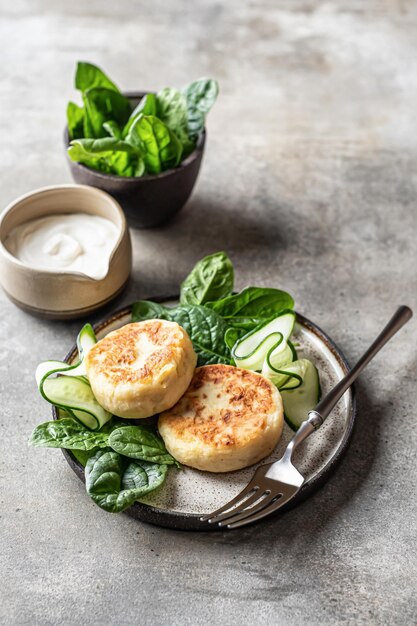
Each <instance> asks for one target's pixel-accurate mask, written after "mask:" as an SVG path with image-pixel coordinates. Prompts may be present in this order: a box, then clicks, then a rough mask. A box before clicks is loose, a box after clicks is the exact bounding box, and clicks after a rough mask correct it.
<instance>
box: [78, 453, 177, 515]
mask: <svg viewBox="0 0 417 626" xmlns="http://www.w3.org/2000/svg"><path fill="white" fill-rule="evenodd" d="M166 473H167V467H166V466H164V465H160V466H158V467H155V466H154V464H147V463H140V462H134V461H131V462H129V463H128V465H127V466H126V465H125V461H124V460H123V458H122V457H121V456H120V454H118V453H117V452H115V451H114V450H108V449H107V450H98V451H97V452H96V454H94V455H93V456H92V457H90V458H89V459H88V460H87V463H86V467H85V485H86V489H87V493H88V494H89V495H90V497H91V498H92V499H93V501H94V502H95V503H96V504H97V505H98V506H99V507H101V508H102V509H104V510H105V511H109V512H110V513H118V512H120V511H123V510H124V509H127V508H128V507H129V506H131V505H132V504H133V503H134V502H135V500H137V499H138V498H140V497H141V496H143V495H145V494H146V493H149V492H150V491H153V490H154V489H156V487H159V486H160V485H161V484H162V483H163V482H164V480H165V477H166Z"/></svg>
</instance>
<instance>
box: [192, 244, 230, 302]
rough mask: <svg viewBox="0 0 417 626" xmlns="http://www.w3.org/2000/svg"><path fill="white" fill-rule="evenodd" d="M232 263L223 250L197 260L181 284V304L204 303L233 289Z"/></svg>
mask: <svg viewBox="0 0 417 626" xmlns="http://www.w3.org/2000/svg"><path fill="white" fill-rule="evenodd" d="M233 280H234V273H233V265H232V262H231V260H230V259H229V257H228V256H227V254H226V253H225V252H216V254H211V255H210V256H206V257H204V259H201V261H198V263H196V265H195V266H194V268H193V269H192V270H191V272H190V274H189V275H188V276H187V278H186V279H185V280H184V282H183V283H182V285H181V295H180V302H181V304H205V303H206V302H208V301H210V300H218V299H219V298H224V297H225V296H228V295H229V294H231V293H232V291H233Z"/></svg>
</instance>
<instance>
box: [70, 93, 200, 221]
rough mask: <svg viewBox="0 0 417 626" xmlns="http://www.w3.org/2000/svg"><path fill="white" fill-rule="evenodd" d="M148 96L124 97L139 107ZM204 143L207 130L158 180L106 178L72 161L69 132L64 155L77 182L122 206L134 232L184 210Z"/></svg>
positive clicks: (145, 177)
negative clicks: (138, 104) (107, 196)
mask: <svg viewBox="0 0 417 626" xmlns="http://www.w3.org/2000/svg"><path fill="white" fill-rule="evenodd" d="M145 93H146V92H135V93H130V92H129V93H126V94H125V95H126V96H127V97H128V98H129V100H130V101H131V102H132V105H133V106H136V104H137V103H138V102H139V101H140V99H141V98H142V97H143V96H144V95H145ZM205 141H206V131H205V130H204V131H203V132H202V133H201V135H200V137H199V139H198V141H197V146H196V148H195V150H194V151H193V152H192V153H191V154H190V155H189V156H188V157H187V158H186V159H184V161H183V162H182V163H181V164H180V165H179V166H178V167H176V168H175V169H172V170H166V171H165V172H162V173H161V174H156V175H155V176H142V177H141V178H133V177H123V176H113V175H111V174H104V173H102V172H98V171H96V170H92V169H90V168H88V167H86V166H85V165H81V164H80V163H75V162H74V161H71V159H70V158H69V157H68V154H67V147H68V144H69V136H68V129H67V128H65V134H64V143H65V152H66V154H67V160H68V163H69V167H70V170H71V174H72V177H73V179H74V181H75V182H76V183H80V184H82V185H90V186H92V187H98V188H99V189H102V190H103V191H107V193H109V194H110V195H112V196H113V197H114V198H115V199H116V200H117V201H118V202H119V204H120V205H121V206H122V208H123V210H124V212H125V215H126V218H127V221H128V223H129V225H130V226H133V228H152V227H154V226H159V224H162V223H163V222H165V221H166V220H168V219H169V218H170V217H172V216H173V215H175V214H176V213H178V211H180V209H182V207H183V206H184V204H185V203H186V202H187V200H188V198H189V197H190V195H191V192H192V190H193V188H194V185H195V182H196V180H197V176H198V172H199V171H200V166H201V160H202V158H203V152H204V145H205Z"/></svg>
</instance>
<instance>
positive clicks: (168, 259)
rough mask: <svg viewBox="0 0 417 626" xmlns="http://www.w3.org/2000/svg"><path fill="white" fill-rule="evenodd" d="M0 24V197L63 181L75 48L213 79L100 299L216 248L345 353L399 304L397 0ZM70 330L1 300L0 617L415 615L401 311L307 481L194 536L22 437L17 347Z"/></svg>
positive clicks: (46, 16)
mask: <svg viewBox="0 0 417 626" xmlns="http://www.w3.org/2000/svg"><path fill="white" fill-rule="evenodd" d="M0 41H1V46H0V60H1V69H0V81H1V88H0V129H1V141H0V162H1V168H0V198H1V202H0V206H1V207H4V206H6V205H7V204H8V203H9V202H10V201H11V200H13V199H14V198H15V197H16V196H18V195H19V194H22V193H25V192H27V191H29V190H31V189H33V188H35V187H40V186H43V185H48V184H55V183H60V182H68V181H69V180H70V179H69V173H68V171H67V167H66V164H65V161H64V155H63V147H62V129H63V125H64V111H65V106H66V102H67V100H68V99H69V98H70V97H71V98H72V97H73V96H74V92H73V89H72V81H73V73H74V67H75V62H76V60H78V59H85V60H90V61H92V62H96V63H98V64H100V65H101V66H103V67H104V68H105V69H106V70H107V71H108V72H109V74H110V75H111V76H112V77H113V78H114V80H115V81H116V82H117V83H119V84H120V86H121V87H122V88H124V89H141V88H149V89H156V88H159V87H162V86H165V85H182V84H183V83H185V82H188V81H189V80H190V79H192V78H194V77H198V76H200V75H212V76H214V77H216V78H218V80H219V81H220V84H221V97H220V98H219V100H218V103H217V104H216V107H215V109H214V110H213V112H212V113H211V115H210V119H209V123H208V138H209V141H208V147H207V152H206V157H205V162H204V164H203V169H202V172H201V176H200V179H199V183H198V187H197V189H196V191H195V194H194V196H193V198H192V200H191V201H190V202H189V203H188V205H187V207H186V208H185V209H184V211H183V212H182V213H181V214H180V215H179V216H178V217H177V219H175V220H174V221H173V222H171V223H169V224H167V225H166V226H164V227H163V228H160V229H157V230H153V231H137V232H135V233H133V241H134V271H133V278H132V281H131V283H130V286H129V288H128V291H127V292H126V293H125V294H124V295H123V297H121V298H120V299H119V301H118V302H117V303H116V304H114V305H113V307H117V306H120V305H121V304H123V303H128V302H131V301H132V300H134V299H136V298H144V297H149V296H152V295H157V294H165V293H167V292H173V291H175V290H176V288H177V285H178V283H179V282H180V280H181V279H182V277H183V276H184V275H185V274H186V273H187V272H188V270H189V269H190V267H191V266H192V264H193V263H194V262H195V261H196V260H197V259H198V258H200V257H201V256H202V255H204V254H206V253H210V252H213V251H215V250H218V249H225V250H227V251H228V252H229V254H230V255H231V257H232V259H233V261H234V263H235V266H236V273H237V277H238V287H243V286H244V285H247V284H263V285H269V286H277V287H282V288H285V289H288V290H289V291H291V293H293V294H294V295H295V297H296V301H297V308H298V310H299V311H300V312H302V313H304V314H306V315H307V316H309V317H311V318H312V319H313V320H315V321H316V322H317V323H318V324H319V325H320V326H322V327H323V328H324V329H325V330H326V331H327V332H328V333H329V334H330V335H331V336H332V337H333V338H334V339H335V340H336V341H337V342H338V343H339V345H340V346H341V347H342V349H343V350H344V351H345V353H346V354H347V356H348V358H349V359H350V360H351V361H354V360H355V359H356V358H357V357H358V356H359V355H360V353H361V351H362V350H363V348H364V346H365V345H366V344H367V343H369V342H370V340H371V339H373V338H374V336H375V335H376V333H377V332H378V331H379V329H380V327H381V326H382V325H383V324H384V323H385V321H386V320H387V319H388V318H389V316H390V315H391V313H392V312H393V310H394V308H395V307H396V305H397V304H400V303H402V302H406V303H408V304H410V305H411V306H414V307H416V304H417V297H416V293H417V252H416V234H417V212H416V191H417V132H416V127H417V114H416V111H417V105H416V103H417V7H416V4H415V3H414V2H412V1H411V0H410V1H408V2H407V1H406V0H404V1H400V0H398V1H397V2H394V1H389V0H386V1H382V0H381V1H377V0H370V1H368V2H366V3H364V2H362V1H360V0H350V1H349V2H348V1H347V0H339V1H330V2H320V1H319V0H316V1H314V0H306V1H303V2H301V1H298V0H287V1H283V0H280V1H276V0H269V1H266V0H262V1H257V2H256V1H254V0H252V1H249V0H228V1H227V2H224V3H220V2H209V1H208V0H196V2H192V3H191V2H186V0H177V1H176V2H175V3H167V2H162V1H161V0H154V1H153V2H151V3H144V2H139V1H124V2H118V3H116V2H113V3H110V2H104V1H101V2H100V1H98V0H91V1H89V2H84V1H83V0H72V1H71V2H70V3H69V2H65V1H64V0H43V1H42V0H14V1H13V2H12V3H6V2H2V3H1V4H0ZM101 315H103V313H102V314H101ZM99 317H100V315H99V316H97V319H98V318H99ZM78 328H79V323H77V322H75V323H52V322H46V321H39V320H37V319H35V318H32V317H30V316H28V315H26V314H24V313H22V312H21V311H19V310H18V309H16V308H15V307H14V306H13V305H12V304H11V303H10V302H8V301H7V300H6V298H5V297H4V296H3V295H2V296H1V300H0V342H1V352H0V388H1V411H0V415H1V431H2V435H1V448H2V452H1V456H0V479H1V483H2V484H1V496H0V497H1V519H0V522H1V527H2V537H3V539H2V542H1V553H2V556H1V559H0V564H1V565H0V567H1V581H2V582H1V595H2V596H3V597H2V601H1V603H0V617H1V621H2V622H3V623H5V624H28V625H33V624H42V625H43V624H45V625H55V624H62V625H64V624H65V625H66V624H68V625H69V624H71V625H72V624H89V625H90V624H141V625H148V624H149V625H151V624H152V626H155V625H156V626H165V625H166V626H172V625H174V624H175V625H176V624H181V625H184V624H190V625H192V626H199V625H200V624H205V623H206V622H210V623H213V624H220V623H221V624H226V625H227V626H229V625H230V626H232V625H235V624H236V626H237V625H239V626H242V625H253V624H268V625H269V624H284V625H287V624H288V625H303V624H309V625H315V624H317V625H318V624H332V625H333V624H337V625H339V624H384V625H385V624H411V623H414V622H415V620H416V613H417V599H416V593H415V580H416V574H417V567H416V560H415V545H416V541H417V522H416V520H417V500H416V495H417V494H416V480H417V471H416V443H417V437H416V433H417V429H416V404H417V390H416V380H415V379H416V376H415V372H416V364H417V360H416V359H417V357H416V350H415V338H416V322H415V321H412V322H411V323H410V324H409V325H408V327H407V328H405V329H404V330H403V331H402V332H401V334H400V335H399V336H398V337H397V338H396V339H395V340H394V341H393V342H392V343H391V344H390V345H389V346H388V347H387V348H386V349H385V350H384V352H383V353H382V354H381V355H380V356H379V358H378V359H377V361H375V363H374V364H372V366H371V367H370V368H369V370H368V372H367V374H366V375H364V376H363V377H362V379H361V381H360V383H359V385H358V396H359V397H358V400H359V402H358V411H359V415H358V422H357V428H356V431H355V433H354V436H353V439H352V444H351V447H350V449H349V451H348V453H347V455H346V457H345V459H344V461H343V463H342V465H341V466H340V468H339V469H338V471H337V472H336V473H335V475H334V476H333V477H332V478H331V480H330V481H329V482H328V483H327V484H326V485H325V487H324V488H323V489H322V490H321V491H320V492H318V493H317V494H316V495H315V496H314V497H312V498H311V499H310V500H309V501H307V502H305V503H304V504H302V505H301V506H299V507H298V508H296V509H294V510H292V511H290V512H289V513H287V514H285V515H282V516H281V517H277V518H276V519H271V520H269V521H266V522H265V523H262V524H260V525H258V526H256V527H250V528H247V529H246V530H241V531H238V532H233V533H227V532H222V533H217V534H192V533H184V532H174V531H168V530H163V529H159V528H154V527H151V526H146V525H142V524H140V523H137V522H135V521H133V520H131V519H129V518H128V517H127V516H124V515H120V516H112V515H109V514H105V513H103V512H102V511H100V510H99V509H98V508H97V507H96V506H95V505H94V504H93V503H92V502H91V501H90V500H89V499H88V498H87V497H86V496H85V494H84V492H83V487H82V485H81V483H80V482H79V481H78V480H77V479H76V478H75V476H74V475H73V474H72V472H71V471H70V469H69V468H68V466H67V465H66V463H65V461H64V459H63V457H62V455H61V453H60V452H59V451H58V450H57V451H51V450H33V449H29V448H28V447H27V444H26V441H27V438H28V435H29V433H30V431H31V429H32V428H33V427H34V426H35V424H37V423H39V422H40V421H43V420H45V419H48V417H49V409H48V407H47V406H46V405H45V403H44V402H42V401H41V399H40V398H39V397H38V394H37V391H36V387H35V383H34V377H33V372H34V369H35V366H36V364H37V363H38V362H39V361H40V360H42V359H45V358H48V357H49V358H50V357H57V358H60V357H62V356H63V355H64V354H65V352H66V351H67V349H68V346H69V345H70V344H71V343H72V342H73V339H74V336H75V334H76V332H77V329H78Z"/></svg>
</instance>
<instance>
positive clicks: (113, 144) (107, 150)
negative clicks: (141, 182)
mask: <svg viewBox="0 0 417 626" xmlns="http://www.w3.org/2000/svg"><path fill="white" fill-rule="evenodd" d="M68 155H69V157H70V158H71V159H72V160H73V161H77V162H78V163H83V164H84V165H87V166H88V167H92V168H93V169H97V170H100V171H103V172H106V173H107V174H116V175H118V176H142V175H143V174H144V173H145V163H144V160H143V158H142V156H141V154H140V152H139V150H138V149H137V148H134V147H133V146H132V145H130V144H128V143H126V142H125V141H122V140H120V139H116V138H114V137H103V138H101V139H76V140H74V141H71V143H70V146H69V148H68Z"/></svg>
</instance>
